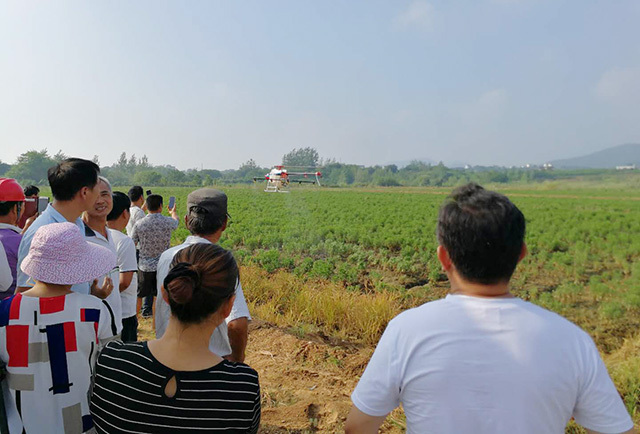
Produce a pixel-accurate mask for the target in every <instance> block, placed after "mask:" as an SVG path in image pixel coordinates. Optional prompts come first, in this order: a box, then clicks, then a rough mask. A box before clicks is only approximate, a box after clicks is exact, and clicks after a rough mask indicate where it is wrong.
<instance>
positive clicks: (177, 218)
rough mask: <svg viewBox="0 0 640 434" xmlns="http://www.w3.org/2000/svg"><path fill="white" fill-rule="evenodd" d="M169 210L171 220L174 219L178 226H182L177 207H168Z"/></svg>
mask: <svg viewBox="0 0 640 434" xmlns="http://www.w3.org/2000/svg"><path fill="white" fill-rule="evenodd" d="M167 209H168V210H169V214H170V215H171V218H172V219H174V220H175V221H176V222H177V223H178V224H180V217H178V213H177V212H176V205H173V208H169V207H167ZM176 227H177V225H176Z"/></svg>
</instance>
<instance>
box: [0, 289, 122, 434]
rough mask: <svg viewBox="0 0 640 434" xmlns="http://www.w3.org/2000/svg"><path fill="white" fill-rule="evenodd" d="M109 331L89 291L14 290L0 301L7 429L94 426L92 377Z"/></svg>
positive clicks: (47, 431)
mask: <svg viewBox="0 0 640 434" xmlns="http://www.w3.org/2000/svg"><path fill="white" fill-rule="evenodd" d="M111 329H112V327H111V324H110V320H109V315H108V313H107V309H106V307H105V304H104V303H103V302H102V301H101V300H99V299H98V298H96V297H93V296H91V295H85V294H77V293H70V294H67V295H61V296H57V297H48V298H44V297H43V298H38V297H30V296H26V295H24V294H16V295H14V296H12V297H10V298H7V299H5V300H3V301H2V302H1V303H0V360H2V361H3V362H4V363H5V364H6V365H7V372H8V373H7V386H8V387H7V388H6V389H5V391H4V405H5V408H6V411H7V419H8V421H9V432H11V433H23V432H26V433H39V434H57V433H65V432H67V433H70V432H74V433H83V432H86V431H88V430H90V429H91V428H92V427H93V421H92V418H91V414H90V412H89V398H88V395H89V388H90V385H91V376H92V374H93V366H94V362H95V357H96V354H97V352H98V348H99V346H100V345H101V344H102V343H103V341H104V340H107V339H109V338H112V333H111Z"/></svg>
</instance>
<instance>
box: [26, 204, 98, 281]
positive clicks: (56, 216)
mask: <svg viewBox="0 0 640 434" xmlns="http://www.w3.org/2000/svg"><path fill="white" fill-rule="evenodd" d="M65 222H67V219H65V218H64V216H63V215H62V214H60V213H59V212H58V211H57V210H56V209H55V208H54V207H53V205H52V204H49V206H48V207H47V209H45V210H44V211H43V213H42V214H41V215H40V216H38V218H37V219H35V220H34V222H33V223H32V224H31V226H29V229H27V230H26V232H25V233H24V234H23V235H22V241H20V247H19V248H18V265H17V273H18V278H17V282H16V285H17V286H26V287H30V286H33V285H34V283H35V282H34V281H33V280H32V279H31V278H30V277H29V276H27V275H26V274H25V273H24V272H23V271H22V270H21V269H20V265H21V264H22V261H24V258H26V257H27V254H28V253H29V249H30V248H31V240H32V239H33V236H34V235H35V233H36V231H37V230H38V229H40V228H41V227H42V226H45V225H48V224H51V223H65ZM72 223H75V224H76V226H78V227H79V228H80V232H81V233H83V234H84V222H83V221H82V219H81V218H80V217H78V218H77V219H76V221H75V222H72ZM71 290H72V291H73V292H77V293H80V294H89V293H90V291H91V284H90V282H87V283H79V284H77V285H73V286H72V287H71Z"/></svg>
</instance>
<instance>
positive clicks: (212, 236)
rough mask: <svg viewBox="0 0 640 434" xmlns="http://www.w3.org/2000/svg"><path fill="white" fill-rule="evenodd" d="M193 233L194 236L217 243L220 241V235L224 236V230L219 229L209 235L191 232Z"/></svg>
mask: <svg viewBox="0 0 640 434" xmlns="http://www.w3.org/2000/svg"><path fill="white" fill-rule="evenodd" d="M191 235H193V236H194V237H200V238H204V239H205V240H207V241H210V242H211V243H213V244H215V243H217V242H218V241H220V237H221V236H222V231H217V232H214V233H212V234H209V235H200V234H191Z"/></svg>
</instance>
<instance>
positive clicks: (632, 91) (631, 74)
mask: <svg viewBox="0 0 640 434" xmlns="http://www.w3.org/2000/svg"><path fill="white" fill-rule="evenodd" d="M595 95H596V96H597V97H598V98H600V99H602V100H604V101H607V102H609V103H613V104H627V103H635V104H638V101H639V100H640V67H635V68H613V69H610V70H608V71H606V72H605V73H604V74H603V75H602V77H601V78H600V81H598V83H597V84H596V87H595Z"/></svg>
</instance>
